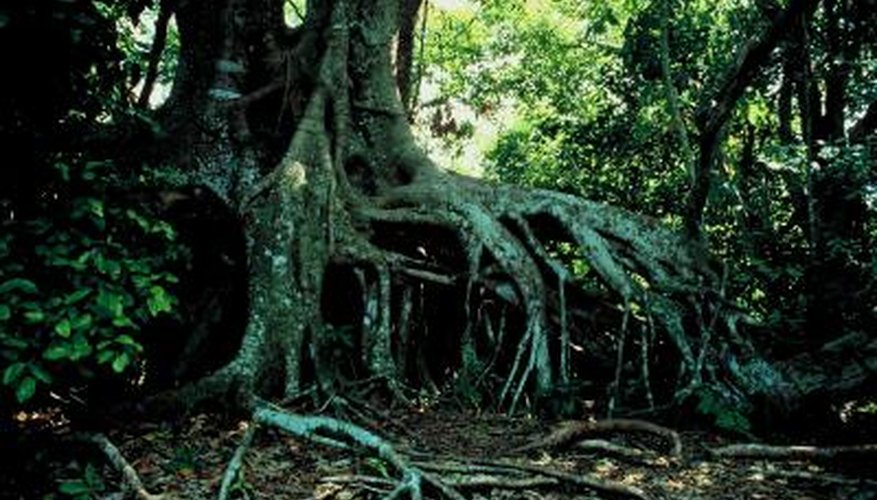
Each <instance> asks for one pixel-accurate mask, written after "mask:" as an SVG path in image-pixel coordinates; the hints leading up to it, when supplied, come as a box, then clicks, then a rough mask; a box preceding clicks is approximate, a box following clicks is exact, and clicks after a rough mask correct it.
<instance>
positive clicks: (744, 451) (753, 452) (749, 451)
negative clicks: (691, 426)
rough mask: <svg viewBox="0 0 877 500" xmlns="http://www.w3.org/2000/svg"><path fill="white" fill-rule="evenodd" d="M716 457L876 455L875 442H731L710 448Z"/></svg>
mask: <svg viewBox="0 0 877 500" xmlns="http://www.w3.org/2000/svg"><path fill="white" fill-rule="evenodd" d="M710 454H711V455H712V456H714V457H717V458H722V457H731V458H760V459H766V460H825V459H833V458H837V459H841V458H852V457H875V456H877V444H863V445H857V446H827V447H819V446H772V445H766V444H732V445H728V446H723V447H721V448H715V449H712V450H710Z"/></svg>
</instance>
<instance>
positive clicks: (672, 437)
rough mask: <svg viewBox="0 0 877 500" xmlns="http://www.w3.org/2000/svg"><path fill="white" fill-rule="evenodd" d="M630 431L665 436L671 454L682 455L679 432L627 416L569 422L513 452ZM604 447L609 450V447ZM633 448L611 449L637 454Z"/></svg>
mask: <svg viewBox="0 0 877 500" xmlns="http://www.w3.org/2000/svg"><path fill="white" fill-rule="evenodd" d="M629 431H634V432H646V433H650V434H655V435H658V436H660V437H662V438H665V439H667V440H668V441H670V443H671V448H670V455H671V456H674V457H679V456H681V455H682V441H681V440H680V439H679V433H677V432H676V431H674V430H673V429H669V428H667V427H663V426H660V425H657V424H653V423H651V422H646V421H645V420H632V419H625V418H618V419H609V420H598V421H596V422H580V421H576V422H568V423H566V424H565V425H563V426H562V427H561V428H560V429H557V430H555V431H554V432H552V433H551V434H549V435H548V436H547V437H545V438H543V439H540V440H538V441H535V442H533V443H530V444H527V445H524V446H521V447H519V448H515V449H514V450H512V453H524V452H528V451H533V450H539V449H545V448H558V447H562V446H569V445H571V444H572V443H574V442H576V441H579V440H581V439H582V438H584V437H586V436H589V435H593V434H598V433H607V432H629ZM591 445H596V444H595V442H592V443H591ZM604 448H605V449H606V450H607V451H609V449H608V448H606V447H604ZM631 450H632V449H631V448H626V447H622V446H617V445H616V446H614V447H612V450H611V451H612V452H615V453H618V452H619V451H620V452H621V454H622V455H630V456H633V455H637V454H636V451H637V450H633V451H631Z"/></svg>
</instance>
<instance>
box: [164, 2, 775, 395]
mask: <svg viewBox="0 0 877 500" xmlns="http://www.w3.org/2000/svg"><path fill="white" fill-rule="evenodd" d="M399 3H400V2H399V0H348V1H345V0H335V1H326V2H309V9H308V11H307V13H306V19H305V21H304V24H303V25H301V26H300V27H298V28H296V29H294V30H290V29H289V28H286V27H284V26H282V25H280V24H279V19H280V17H279V3H276V4H275V3H274V2H270V1H269V0H226V1H225V2H223V3H220V4H215V3H208V2H200V3H199V2H193V1H190V2H182V3H181V4H180V6H179V8H178V11H177V14H178V22H179V23H180V33H181V43H182V50H181V56H180V58H181V61H180V66H181V71H180V74H179V75H178V76H177V82H176V85H177V86H178V88H175V90H174V92H173V94H172V95H173V97H172V99H171V100H170V102H169V104H168V105H167V106H169V108H166V109H164V110H162V116H164V117H165V120H166V123H167V124H168V126H169V127H174V129H175V130H178V131H180V133H179V134H178V136H176V137H172V138H170V139H169V140H170V141H171V142H170V143H171V144H172V145H174V146H175V148H169V149H173V151H172V152H171V153H170V156H171V157H172V158H174V159H176V160H177V161H178V164H179V165H180V166H181V168H185V169H186V172H188V175H189V180H190V182H191V183H194V184H198V185H201V186H204V187H206V188H208V189H211V190H213V191H215V192H216V193H217V194H218V195H219V196H220V197H221V198H222V199H223V200H225V201H226V203H228V204H229V206H231V207H232V208H233V210H234V212H235V213H237V214H239V217H240V223H241V224H242V226H243V228H244V233H245V236H246V240H247V256H248V273H249V305H248V313H247V314H248V322H247V327H246V330H245V332H244V334H243V339H242V342H241V346H240V349H239V351H238V352H237V354H236V355H235V357H234V359H232V360H231V361H230V362H229V363H228V364H227V365H225V366H224V367H222V368H220V369H219V370H217V371H216V372H214V373H212V374H210V375H208V376H206V377H204V378H203V379H201V380H198V381H196V382H193V383H191V384H189V385H187V386H185V387H184V388H183V389H181V390H180V391H179V392H177V393H176V394H175V396H176V398H177V399H178V400H179V401H182V402H184V403H185V404H189V405H191V404H195V403H197V402H199V401H203V400H204V399H210V398H218V397H223V396H227V395H232V396H234V397H236V399H237V402H238V403H239V404H241V405H243V406H244V407H247V406H251V405H252V404H253V403H254V401H255V398H257V397H260V396H267V395H274V394H277V393H281V394H282V395H284V396H286V397H295V396H296V395H298V394H301V393H302V391H304V390H306V389H309V388H316V389H317V391H318V392H320V393H322V394H330V393H333V392H334V391H337V390H339V389H340V388H341V385H343V384H344V383H345V381H348V380H351V379H364V378H369V377H371V378H373V379H375V380H381V381H383V382H384V384H385V387H386V388H387V389H388V390H389V391H390V392H392V393H393V394H394V395H395V396H399V397H405V388H406V387H407V386H409V385H418V384H419V385H421V386H422V387H429V386H430V384H433V383H436V384H440V385H441V386H443V387H446V386H447V385H448V384H452V383H453V384H456V385H457V387H458V388H459V387H468V388H469V390H472V391H475V392H477V393H478V394H479V395H481V396H482V397H484V398H486V399H488V400H490V401H491V402H492V403H493V404H494V405H496V406H497V407H501V408H506V409H510V410H513V409H514V408H515V407H516V405H517V404H518V403H519V402H520V401H522V397H523V396H524V395H525V394H526V395H533V396H535V398H536V400H542V401H544V400H545V399H546V398H551V397H553V396H554V395H556V394H559V393H562V391H563V390H564V389H565V387H568V386H574V385H575V384H576V383H580V384H583V385H584V384H585V383H593V385H594V386H596V387H609V388H610V389H609V390H608V394H606V393H601V392H600V391H598V392H597V393H596V394H595V396H596V397H598V398H600V399H603V400H605V399H611V401H612V405H611V406H614V407H616V408H620V409H628V410H632V409H641V408H643V407H649V406H651V405H660V404H664V403H672V402H676V403H678V402H681V401H683V400H685V399H687V398H688V397H689V396H692V395H695V394H697V393H698V391H702V390H710V391H711V392H712V393H714V394H720V395H722V396H723V397H724V398H725V400H726V402H727V404H729V405H734V406H735V407H738V406H741V405H742V406H743V407H745V406H746V405H750V407H751V404H752V401H754V400H755V398H756V397H761V398H768V399H773V400H783V401H786V400H787V399H788V396H789V393H788V387H790V385H789V384H788V383H787V381H786V379H785V378H784V376H783V375H782V374H781V373H780V372H779V371H777V370H775V369H774V367H772V366H771V365H770V364H769V363H767V362H766V361H764V360H763V359H762V358H761V357H760V355H759V354H758V352H757V351H756V349H755V348H754V347H753V346H752V345H751V344H750V342H749V341H748V340H747V339H746V338H745V332H741V331H738V328H737V326H738V324H740V319H741V318H742V317H743V315H742V314H741V313H740V312H739V311H737V310H736V309H735V308H734V307H733V305H731V303H730V302H729V301H727V300H726V299H725V298H724V297H723V292H722V284H721V282H720V280H719V278H718V277H717V275H716V273H715V272H714V271H713V269H712V266H711V264H710V262H709V259H708V258H707V256H706V255H705V254H703V252H702V250H701V247H700V246H699V245H692V244H690V243H689V242H688V240H686V239H684V238H683V237H680V236H679V235H678V234H676V233H674V232H671V231H669V230H668V229H666V228H664V227H662V226H661V225H660V224H658V223H657V222H656V221H654V220H651V219H648V218H646V217H641V216H637V215H635V214H631V213H628V212H625V211H622V210H619V209H615V208H612V207H609V206H605V205H601V204H596V203H591V202H588V201H584V200H580V199H577V198H575V197H572V196H569V195H564V194H559V193H554V192H549V191H541V190H524V189H519V188H515V187H509V186H498V185H492V184H489V183H486V182H484V181H481V180H478V179H472V178H467V177H461V176H457V175H454V174H451V173H447V172H444V171H441V170H440V169H438V168H437V167H436V166H435V165H434V164H433V163H432V162H431V161H430V160H429V159H428V158H427V157H426V156H425V155H424V153H423V152H422V151H421V150H420V149H419V148H418V147H417V146H416V145H415V143H414V140H413V138H412V135H411V131H410V128H409V125H408V122H407V116H406V112H405V109H404V106H403V105H402V102H401V101H400V99H399V94H398V92H397V88H396V79H395V77H394V73H393V66H392V57H391V47H392V42H393V37H394V35H395V34H396V32H397V29H398V23H399ZM259 30H261V33H260V32H259ZM283 137H285V140H284V141H281V140H279V139H278V138H283ZM566 245H568V246H569V247H571V248H575V249H577V250H576V251H575V252H574V253H573V254H566V253H564V252H561V251H559V249H561V248H563V247H564V246H566ZM574 267H575V268H578V269H582V268H587V271H585V272H581V271H580V272H579V274H575V273H573V272H572V269H573V268H574ZM580 346H581V347H582V348H580ZM634 347H635V348H636V349H633V348H634ZM630 352H634V353H635V354H633V355H627V356H625V353H630Z"/></svg>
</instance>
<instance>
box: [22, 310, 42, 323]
mask: <svg viewBox="0 0 877 500" xmlns="http://www.w3.org/2000/svg"><path fill="white" fill-rule="evenodd" d="M24 319H25V321H26V322H27V323H29V324H31V325H33V324H36V323H42V322H43V320H44V319H46V314H45V313H44V312H43V311H27V312H26V313H24Z"/></svg>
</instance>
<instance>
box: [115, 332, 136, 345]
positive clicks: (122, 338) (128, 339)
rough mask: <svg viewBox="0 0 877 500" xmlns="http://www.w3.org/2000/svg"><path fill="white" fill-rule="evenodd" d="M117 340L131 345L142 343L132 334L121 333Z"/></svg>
mask: <svg viewBox="0 0 877 500" xmlns="http://www.w3.org/2000/svg"><path fill="white" fill-rule="evenodd" d="M116 342H118V343H119V344H122V345H130V346H139V345H140V344H139V343H137V341H136V340H134V338H133V337H131V336H130V335H119V336H118V337H116Z"/></svg>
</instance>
